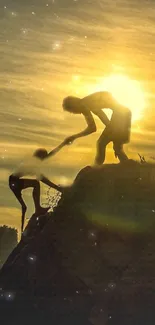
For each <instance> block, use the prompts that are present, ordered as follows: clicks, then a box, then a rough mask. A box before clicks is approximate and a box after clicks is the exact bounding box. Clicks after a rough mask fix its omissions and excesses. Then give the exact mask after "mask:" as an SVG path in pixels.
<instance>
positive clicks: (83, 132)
mask: <svg viewBox="0 0 155 325" xmlns="http://www.w3.org/2000/svg"><path fill="white" fill-rule="evenodd" d="M93 132H96V128H92V129H89V128H87V129H85V130H83V131H82V132H79V133H77V134H75V135H74V137H75V139H77V138H81V137H85V136H86V135H89V134H91V133H93Z"/></svg>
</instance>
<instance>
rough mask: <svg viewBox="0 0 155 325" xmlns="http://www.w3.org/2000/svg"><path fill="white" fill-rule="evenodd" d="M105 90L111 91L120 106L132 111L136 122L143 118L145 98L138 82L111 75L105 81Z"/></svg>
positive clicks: (103, 85)
mask: <svg viewBox="0 0 155 325" xmlns="http://www.w3.org/2000/svg"><path fill="white" fill-rule="evenodd" d="M103 89H104V90H108V91H110V92H111V93H112V94H113V96H114V97H115V98H116V100H117V101H118V102H119V103H120V104H122V105H124V106H127V107H129V108H130V109H131V111H132V119H133V120H134V121H135V120H139V119H140V118H141V117H142V114H143V110H144V107H145V98H144V92H143V91H142V89H141V86H140V83H139V82H138V81H136V80H131V79H129V78H128V77H127V76H123V75H110V76H108V77H106V78H104V79H103V83H102V90H103Z"/></svg>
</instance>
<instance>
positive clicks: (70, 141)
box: [64, 135, 75, 145]
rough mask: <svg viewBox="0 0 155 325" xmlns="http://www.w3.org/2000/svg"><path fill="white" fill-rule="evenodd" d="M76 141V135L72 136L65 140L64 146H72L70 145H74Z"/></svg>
mask: <svg viewBox="0 0 155 325" xmlns="http://www.w3.org/2000/svg"><path fill="white" fill-rule="evenodd" d="M74 140H75V137H74V135H72V136H70V137H68V138H66V139H65V140H64V144H65V145H70V144H72V143H73V141H74Z"/></svg>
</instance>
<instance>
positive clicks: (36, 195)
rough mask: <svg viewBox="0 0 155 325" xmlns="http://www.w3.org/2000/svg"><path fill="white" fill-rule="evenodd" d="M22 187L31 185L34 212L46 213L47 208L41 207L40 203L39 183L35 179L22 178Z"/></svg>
mask: <svg viewBox="0 0 155 325" xmlns="http://www.w3.org/2000/svg"><path fill="white" fill-rule="evenodd" d="M23 181H24V182H23V189H26V188H29V187H32V188H33V192H32V196H33V201H34V206H35V214H41V213H46V212H47V211H48V210H49V207H48V208H43V207H41V205H40V183H39V181H37V180H36V179H23Z"/></svg>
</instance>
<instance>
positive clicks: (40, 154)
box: [33, 148, 48, 160]
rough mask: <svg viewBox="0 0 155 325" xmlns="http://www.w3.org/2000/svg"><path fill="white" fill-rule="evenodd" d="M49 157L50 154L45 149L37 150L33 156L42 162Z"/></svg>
mask: <svg viewBox="0 0 155 325" xmlns="http://www.w3.org/2000/svg"><path fill="white" fill-rule="evenodd" d="M47 155H48V152H47V150H46V149H44V148H39V149H37V150H36V151H35V152H34V154H33V156H34V157H37V158H39V159H41V160H43V159H45V158H46V157H47Z"/></svg>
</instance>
